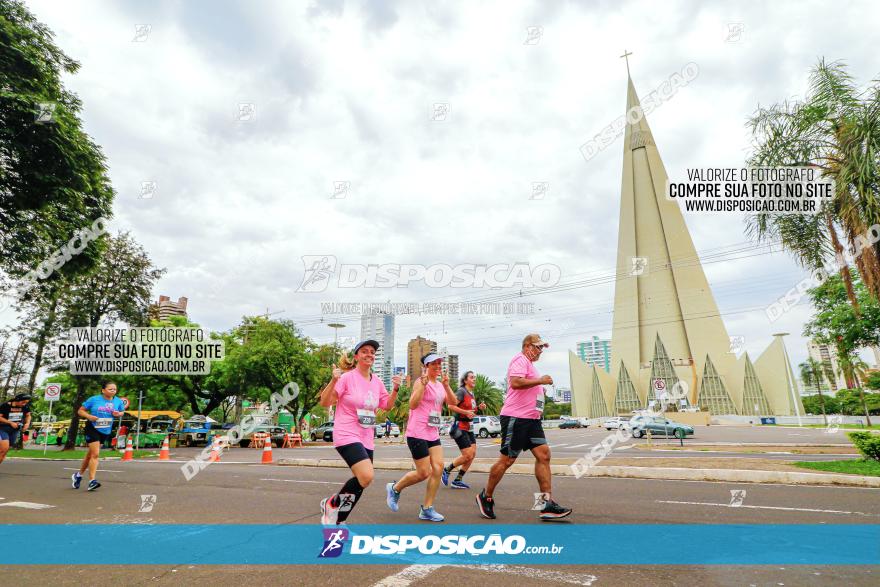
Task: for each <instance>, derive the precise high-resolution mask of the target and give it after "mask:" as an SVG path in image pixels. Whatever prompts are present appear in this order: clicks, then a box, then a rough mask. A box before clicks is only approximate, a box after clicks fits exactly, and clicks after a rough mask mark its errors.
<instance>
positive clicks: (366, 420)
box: [357, 410, 376, 428]
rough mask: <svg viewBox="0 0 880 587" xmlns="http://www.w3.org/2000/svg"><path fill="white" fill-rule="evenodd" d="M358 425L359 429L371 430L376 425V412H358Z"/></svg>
mask: <svg viewBox="0 0 880 587" xmlns="http://www.w3.org/2000/svg"><path fill="white" fill-rule="evenodd" d="M357 415H358V424H360V425H361V428H372V427H373V426H375V425H376V412H374V411H372V410H358V411H357Z"/></svg>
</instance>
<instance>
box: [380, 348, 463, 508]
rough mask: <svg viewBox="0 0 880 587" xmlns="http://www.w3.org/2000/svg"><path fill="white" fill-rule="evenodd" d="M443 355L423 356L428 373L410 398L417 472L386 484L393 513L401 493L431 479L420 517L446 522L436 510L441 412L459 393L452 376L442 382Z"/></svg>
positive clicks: (409, 437)
mask: <svg viewBox="0 0 880 587" xmlns="http://www.w3.org/2000/svg"><path fill="white" fill-rule="evenodd" d="M442 364H443V358H442V357H441V356H440V355H437V354H435V353H429V354H427V355H425V356H424V357H422V365H423V366H424V367H425V369H426V371H425V374H424V375H422V377H420V378H419V379H417V380H416V382H415V384H413V390H412V396H411V397H410V400H409V420H408V421H407V425H406V444H407V445H408V446H409V451H410V453H412V458H413V462H414V463H415V465H416V470H415V471H410V472H409V473H407V474H406V475H404V476H403V477H402V478H401V479H400V481H398V482H397V483H389V484H388V485H386V486H385V492H386V494H387V495H386V503H387V504H388V507H389V508H390V509H391V511H392V512H396V511H397V509H398V505H397V502H398V500H399V499H400V492H401V491H403V490H404V489H405V488H406V487H409V486H410V485H415V484H416V483H421V482H422V481H424V480H426V479H427V480H428V486H427V487H426V488H425V501H424V503H422V505H421V506H419V519H420V520H428V521H431V522H442V521H443V519H444V518H443V516H442V515H441V514H439V513H438V512H437V511H436V510H434V497H435V496H436V495H437V489H438V488H439V487H440V475H441V474H442V473H443V447H442V446H441V445H440V424H441V421H440V414H441V411H442V410H443V404H444V403H446V404H448V405H450V406H454V405H456V404H457V403H458V402H457V401H456V399H455V394H454V393H452V389H451V388H450V387H449V375H447V374H446V373H443V377H442V378H441V379H440V381H437V379H438V377H440V367H441V365H442Z"/></svg>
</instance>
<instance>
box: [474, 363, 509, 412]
mask: <svg viewBox="0 0 880 587" xmlns="http://www.w3.org/2000/svg"><path fill="white" fill-rule="evenodd" d="M476 377H477V380H476V382H475V383H474V398H475V399H476V400H477V404H480V403H484V404H486V413H488V414H498V413H499V412H500V411H501V405H502V404H503V401H502V400H501V390H500V389H499V388H498V387H496V386H495V382H494V381H492V380H491V379H489V378H488V377H486V376H485V375H481V374H480V373H477V374H476Z"/></svg>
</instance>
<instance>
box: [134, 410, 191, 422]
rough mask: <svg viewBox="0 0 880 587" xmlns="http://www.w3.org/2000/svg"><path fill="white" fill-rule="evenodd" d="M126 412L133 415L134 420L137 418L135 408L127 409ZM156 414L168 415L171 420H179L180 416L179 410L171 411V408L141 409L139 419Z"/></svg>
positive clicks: (148, 418)
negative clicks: (132, 409)
mask: <svg viewBox="0 0 880 587" xmlns="http://www.w3.org/2000/svg"><path fill="white" fill-rule="evenodd" d="M125 413H126V414H128V415H130V416H133V417H134V419H135V420H137V417H138V413H137V410H134V411H131V410H127V411H126V412H125ZM157 416H168V417H169V418H171V419H172V420H179V419H180V418H181V415H180V412H173V411H171V410H141V417H140V419H141V420H152V419H153V418H155V417H157Z"/></svg>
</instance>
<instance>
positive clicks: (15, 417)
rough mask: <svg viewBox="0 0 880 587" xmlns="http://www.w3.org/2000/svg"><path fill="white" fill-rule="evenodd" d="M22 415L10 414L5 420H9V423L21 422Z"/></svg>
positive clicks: (18, 413)
mask: <svg viewBox="0 0 880 587" xmlns="http://www.w3.org/2000/svg"><path fill="white" fill-rule="evenodd" d="M23 415H24V414H23V413H22V412H12V413H11V414H9V418H7V420H9V421H10V422H21V417H22V416H23Z"/></svg>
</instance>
